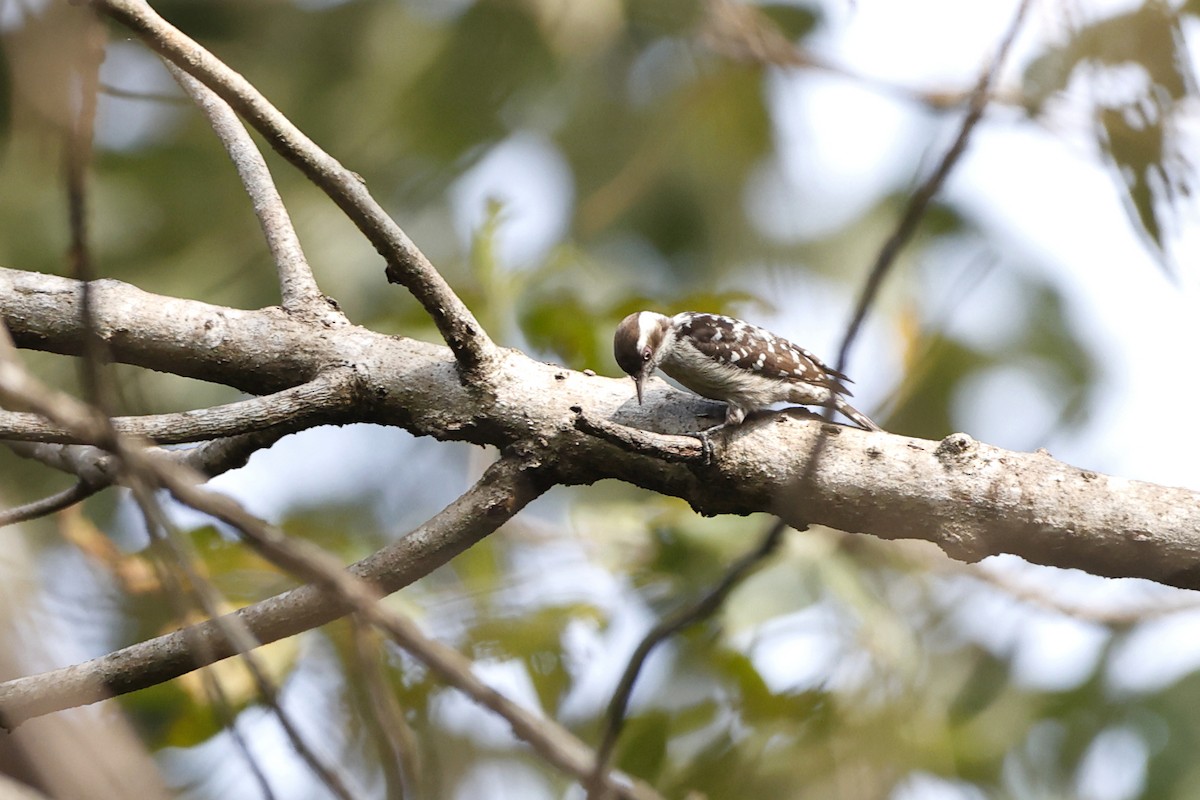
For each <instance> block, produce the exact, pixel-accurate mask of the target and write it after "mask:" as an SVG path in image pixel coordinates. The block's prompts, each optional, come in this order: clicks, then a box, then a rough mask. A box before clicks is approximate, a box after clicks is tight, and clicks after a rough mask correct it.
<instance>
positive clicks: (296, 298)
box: [167, 62, 348, 325]
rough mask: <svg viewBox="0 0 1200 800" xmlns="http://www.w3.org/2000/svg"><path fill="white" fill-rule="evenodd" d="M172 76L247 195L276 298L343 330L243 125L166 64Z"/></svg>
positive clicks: (214, 98) (198, 85) (208, 91)
mask: <svg viewBox="0 0 1200 800" xmlns="http://www.w3.org/2000/svg"><path fill="white" fill-rule="evenodd" d="M167 68H168V69H169V70H170V71H171V76H172V77H174V78H175V80H176V82H177V83H179V85H180V86H181V87H183V90H184V91H185V92H187V94H188V95H189V96H190V97H191V98H192V100H193V101H194V102H195V103H196V105H197V106H198V107H199V108H200V110H201V111H202V112H203V113H204V116H206V117H207V118H208V121H209V124H211V125H212V129H213V131H214V132H215V133H216V134H217V138H218V139H220V140H221V144H222V145H224V146H225V150H226V152H228V153H229V158H230V160H232V161H233V165H234V167H236V168H237V173H238V177H240V178H241V179H242V185H243V186H244V187H246V194H248V195H249V196H250V202H251V203H252V204H253V206H254V215H255V216H256V217H258V222H259V225H260V226H261V227H262V231H263V236H264V237H265V238H266V240H267V248H268V249H269V250H270V251H271V259H272V260H273V261H274V262H275V269H276V270H277V271H278V273H279V293H280V297H281V299H282V303H283V307H284V308H285V309H286V310H288V311H291V312H294V313H295V312H306V313H309V314H313V315H314V316H318V317H320V318H323V319H324V320H325V321H326V322H327V323H328V324H335V325H337V324H340V325H346V324H348V323H347V322H346V318H345V317H344V316H343V315H342V314H341V312H339V311H337V310H336V309H335V307H334V306H332V305H331V304H330V303H329V301H327V300H326V299H325V296H324V295H323V294H321V289H320V287H319V286H317V282H316V280H315V279H314V278H313V274H312V268H311V267H310V266H309V265H308V259H307V258H305V256H304V249H303V248H302V247H301V246H300V238H299V237H298V236H297V235H296V229H295V228H294V227H293V226H292V220H291V217H290V216H289V215H288V211H287V207H286V206H284V204H283V198H282V197H280V196H279V190H278V189H276V188H275V181H274V180H273V179H272V178H271V171H270V170H269V169H267V162H266V161H265V160H264V159H263V157H262V153H260V152H259V151H258V146H257V145H256V144H255V143H254V140H253V139H251V138H250V134H249V133H247V132H246V128H245V126H243V125H242V121H241V120H240V119H238V117H237V114H235V113H233V109H232V108H230V107H229V104H228V103H226V102H225V101H224V100H222V99H221V98H220V97H218V96H217V95H216V94H214V93H213V91H212V90H211V89H209V88H208V87H207V86H205V85H204V84H202V83H201V82H200V81H198V80H196V79H195V78H193V77H192V76H191V75H188V74H187V73H186V72H184V71H183V70H182V69H180V68H179V67H177V66H175V64H173V63H171V62H167Z"/></svg>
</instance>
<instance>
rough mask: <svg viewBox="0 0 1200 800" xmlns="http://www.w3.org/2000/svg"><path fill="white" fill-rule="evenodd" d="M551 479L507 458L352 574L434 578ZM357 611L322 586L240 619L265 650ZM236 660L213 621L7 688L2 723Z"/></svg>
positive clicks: (0, 701) (261, 605)
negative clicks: (200, 654) (196, 643)
mask: <svg viewBox="0 0 1200 800" xmlns="http://www.w3.org/2000/svg"><path fill="white" fill-rule="evenodd" d="M544 480H545V479H544V477H541V476H538V475H537V474H536V473H534V472H532V471H530V470H528V469H527V468H526V466H525V465H524V464H523V463H522V462H521V461H520V460H519V459H515V458H503V459H501V460H500V461H497V462H496V463H495V464H493V465H492V466H491V467H489V468H488V470H487V471H486V472H485V473H484V475H483V477H482V478H480V480H479V482H477V483H476V484H475V485H474V486H472V487H471V488H470V489H469V490H468V491H467V492H466V493H465V494H464V495H462V496H461V497H459V498H458V499H457V500H455V501H454V502H453V503H451V504H450V505H449V506H447V507H446V508H445V509H443V510H442V511H441V512H439V513H438V514H437V515H435V516H434V517H433V518H431V519H430V520H429V521H428V522H426V523H425V524H423V525H421V526H420V527H418V528H416V529H415V530H413V531H411V532H410V533H408V534H407V535H406V536H404V537H403V538H401V539H400V540H398V541H397V542H395V543H393V544H391V545H389V546H388V547H386V548H383V549H382V550H380V551H378V552H376V553H374V554H373V555H371V556H369V557H368V558H366V559H364V560H362V561H359V562H358V563H356V564H354V565H352V566H351V567H349V571H350V572H351V573H352V574H354V575H356V576H358V577H359V578H362V579H363V580H364V581H367V582H368V583H370V584H371V585H372V586H374V587H375V589H376V590H377V591H378V592H379V593H380V594H384V595H386V594H390V593H392V592H394V591H397V590H399V589H401V588H403V587H404V586H407V585H408V584H410V583H412V582H413V581H414V580H416V579H418V578H420V577H423V576H424V575H427V574H428V573H429V572H431V571H432V570H433V569H434V568H436V567H437V566H439V565H441V564H444V563H446V562H447V561H449V560H450V559H451V558H453V557H454V556H456V555H458V554H459V553H461V552H463V551H464V550H466V549H467V548H468V547H470V546H471V545H473V544H475V543H476V542H477V541H479V540H480V539H482V538H484V537H485V536H487V535H488V534H490V533H492V532H493V531H494V530H495V529H496V528H498V527H500V525H501V524H503V523H504V522H505V521H506V520H508V519H509V518H510V517H511V516H512V515H514V514H516V513H517V511H519V510H520V509H521V508H523V507H524V506H525V505H526V504H527V503H528V502H529V501H530V500H532V499H533V498H534V497H537V496H538V495H540V494H541V493H542V491H544V490H545V488H546V484H545V482H544ZM351 610H352V608H351V607H350V606H349V605H348V604H346V603H343V602H341V601H340V600H338V599H337V598H332V597H330V595H329V594H328V592H326V591H323V590H322V589H320V588H318V587H315V586H301V587H298V588H296V589H292V590H291V591H288V592H284V593H282V594H279V595H276V596H274V597H271V598H268V599H266V600H263V601H261V602H258V603H255V604H253V605H251V606H247V607H245V608H242V609H240V610H238V611H236V612H234V614H235V615H236V616H237V617H239V618H240V620H241V621H242V623H244V625H245V627H246V629H247V630H249V631H250V633H251V634H252V635H253V637H254V638H255V639H256V640H257V641H258V642H260V643H261V644H268V643H270V642H274V641H277V640H279V639H283V638H286V637H288V636H294V635H296V634H298V633H303V632H304V631H307V630H311V629H313V628H316V627H319V626H320V625H324V624H325V623H327V622H331V621H333V620H335V619H338V618H339V617H342V616H345V615H346V614H347V613H350V611H351ZM192 636H200V637H203V639H204V641H205V643H206V647H207V650H208V652H209V653H210V658H209V659H198V658H197V653H196V652H195V648H194V647H192V645H191V637H192ZM235 654H236V650H235V649H234V648H232V647H230V646H229V644H228V642H227V641H226V639H225V637H224V635H223V634H222V632H221V628H220V626H219V625H218V624H217V623H216V622H213V621H209V622H205V623H201V624H199V625H195V626H192V628H191V630H190V632H189V633H188V634H185V633H183V632H182V631H174V632H172V633H169V634H166V635H164V636H160V637H157V638H155V639H150V640H148V641H145V642H141V643H138V644H134V645H131V646H129V647H126V648H123V649H121V650H118V651H116V652H114V653H111V654H109V655H105V656H101V657H99V658H96V659H92V660H91V661H87V662H84V663H82V664H78V665H75V666H72V667H67V668H65V669H61V670H55V671H52V672H47V673H43V674H42V675H34V676H29V677H25V678H18V679H16V680H15V681H10V682H8V683H6V684H2V685H0V718H2V719H3V720H4V723H5V724H7V725H15V724H18V723H20V722H21V721H23V720H26V719H29V718H30V717H34V716H40V715H43V714H48V713H51V712H53V711H59V710H61V709H64V708H72V707H74V706H78V705H85V704H87V703H94V702H98V701H100V700H104V699H106V698H108V697H111V696H112V695H116V694H125V693H127V692H133V691H137V690H138V689H144V688H147V687H149V686H155V685H158V684H160V683H163V682H165V681H168V680H170V679H172V678H176V677H179V676H180V675H183V674H186V673H188V672H191V671H192V670H194V669H196V668H197V667H200V666H204V665H205V664H207V663H212V662H213V661H215V660H219V659H224V658H228V657H230V656H232V655H235Z"/></svg>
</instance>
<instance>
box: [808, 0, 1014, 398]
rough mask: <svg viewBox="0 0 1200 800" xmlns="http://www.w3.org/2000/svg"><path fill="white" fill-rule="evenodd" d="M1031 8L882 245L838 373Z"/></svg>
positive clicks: (964, 147)
mask: <svg viewBox="0 0 1200 800" xmlns="http://www.w3.org/2000/svg"><path fill="white" fill-rule="evenodd" d="M1030 5H1032V0H1021V4H1020V5H1019V6H1017V10H1016V13H1015V14H1013V18H1012V22H1010V23H1009V26H1008V30H1007V31H1005V33H1004V37H1003V38H1002V39H1001V40H1000V46H999V47H998V48H997V49H996V55H995V56H993V58H992V60H991V62H990V63H989V64H988V65H987V67H986V68H985V69H984V70H983V72H982V73H981V74H980V76H979V81H978V82H977V83H976V84H975V89H974V91H973V92H972V93H971V102H970V106H969V108H968V110H967V114H966V116H965V117H963V121H962V124H961V125H960V126H959V129H958V135H957V136H956V137H955V139H954V143H953V144H951V145H950V149H948V150H947V151H946V154H945V155H944V156H942V160H941V161H940V162H939V163H938V165H937V167H936V168H934V170H933V172H932V173H930V175H929V177H928V178H926V179H925V181H924V182H923V183H922V184H921V185H920V186H919V187H917V190H916V191H915V192H913V193H912V194H910V195H909V196H908V202H907V203H906V204H905V207H904V212H903V213H902V214H901V215H900V221H899V223H897V225H896V229H895V230H894V231H893V232H892V234H891V236H889V237H888V239H887V241H885V242H884V243H883V247H882V248H880V250H879V254H878V255H877V256H876V257H875V263H874V264H873V265H872V266H871V271H870V273H868V275H867V280H866V282H865V283H864V284H863V288H862V292H861V293H860V294H859V297H858V305H857V306H856V307H855V309H854V314H853V315H852V316H851V318H850V322H849V324H848V325H847V326H846V335H845V336H843V337H842V344H841V346H840V347H839V348H838V355H837V362H836V366H835V368H836V369H837V370H838V371H839V372H844V371H845V370H846V363H847V361H848V360H849V358H850V348H851V347H853V346H854V340H855V339H856V338H858V332H859V330H860V329H861V328H862V324H863V321H864V320H866V318H867V313H868V312H869V311H870V310H871V306H872V305H874V303H875V298H876V296H877V295H878V294H879V289H880V287H881V286H882V285H883V280H884V278H886V277H887V274H888V272H889V271H890V270H891V268H892V265H893V264H895V262H896V257H897V256H898V255H899V254H900V251H901V250H902V249H903V248H904V246H905V245H906V244H908V242H909V240H910V239H912V237H913V234H915V233H916V232H917V227H918V225H920V223H921V219H922V218H923V217H924V216H925V211H926V210H927V209H928V208H929V204H930V203H931V202H932V201H933V198H934V196H935V195H936V194H937V193H938V191H939V190H940V189H941V188H942V184H943V183H945V182H946V178H947V177H949V175H950V172H951V171H952V170H953V169H954V167H955V166H956V165H957V164H958V161H959V159H960V158H961V157H962V155H963V153H965V152H966V150H967V143H968V142H969V141H970V139H971V133H972V132H973V131H974V130H975V126H976V125H977V124H979V121H980V120H981V119H983V113H984V111H986V110H987V106H988V102H989V101H990V99H991V89H992V84H993V83H994V82H995V80H996V77H997V75H999V74H1000V68H1001V67H1002V66H1003V65H1004V60H1005V58H1006V57H1007V56H1008V51H1009V49H1010V48H1011V47H1012V43H1013V40H1014V39H1016V38H1017V32H1018V31H1020V30H1021V25H1022V24H1023V23H1024V21H1025V16H1026V14H1028V12H1029V7H1030ZM832 414H833V411H832V409H830V410H827V411H826V418H827V419H828V418H830V417H831V415H832Z"/></svg>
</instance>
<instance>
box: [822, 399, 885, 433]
mask: <svg viewBox="0 0 1200 800" xmlns="http://www.w3.org/2000/svg"><path fill="white" fill-rule="evenodd" d="M833 407H834V408H836V409H837V410H838V411H840V412H841V413H842V415H843V416H845V417H846V418H847V419H849V420H850V421H851V422H853V423H854V424H855V425H857V426H858V427H860V428H862V429H863V430H868V431H881V430H883V428H881V427H879V426H878V425H876V424H875V423H874V422H872V421H871V418H870V417H868V416H867V415H866V414H864V413H862V412H861V411H859V410H858V409H857V408H855V407H854V406H852V405H850V404H849V403H847V402H846V401H845V400H843V399H842V398H841V397H838V396H836V395H835V396H834V399H833Z"/></svg>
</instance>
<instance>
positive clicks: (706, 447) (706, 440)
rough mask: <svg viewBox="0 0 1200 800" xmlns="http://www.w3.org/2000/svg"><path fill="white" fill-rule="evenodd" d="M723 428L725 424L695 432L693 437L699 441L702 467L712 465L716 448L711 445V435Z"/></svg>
mask: <svg viewBox="0 0 1200 800" xmlns="http://www.w3.org/2000/svg"><path fill="white" fill-rule="evenodd" d="M724 427H725V423H721V424H720V425H714V426H713V427H711V428H706V429H704V430H702V431H696V432H695V433H694V434H692V435H693V436H695V437H696V438H697V439H699V440H700V449H701V452H702V453H703V455H704V466H706V467H707V466H708V465H710V464H712V463H713V456H714V455H715V453H716V448H715V447H714V445H713V440H712V435H713V434H714V433H716V432H717V431H719V430H721V429H722V428H724Z"/></svg>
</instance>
